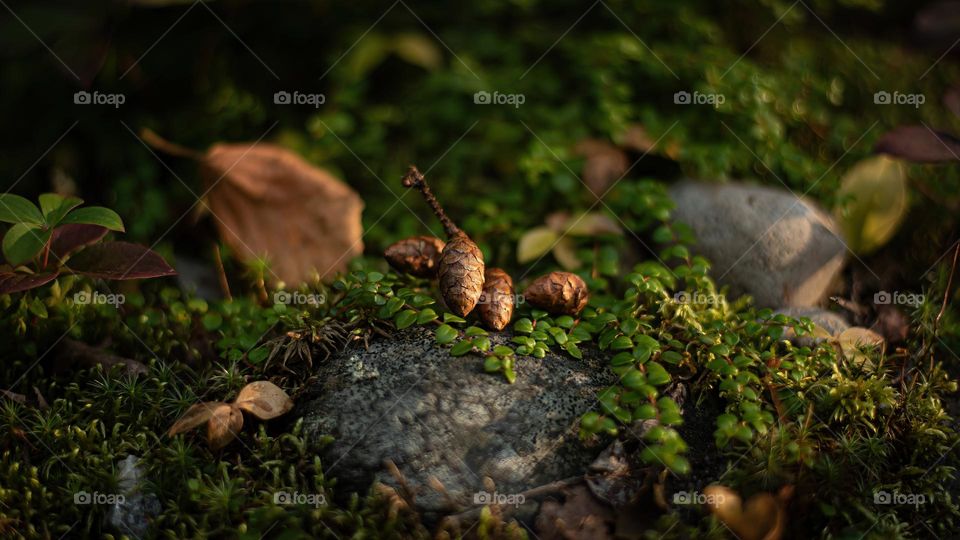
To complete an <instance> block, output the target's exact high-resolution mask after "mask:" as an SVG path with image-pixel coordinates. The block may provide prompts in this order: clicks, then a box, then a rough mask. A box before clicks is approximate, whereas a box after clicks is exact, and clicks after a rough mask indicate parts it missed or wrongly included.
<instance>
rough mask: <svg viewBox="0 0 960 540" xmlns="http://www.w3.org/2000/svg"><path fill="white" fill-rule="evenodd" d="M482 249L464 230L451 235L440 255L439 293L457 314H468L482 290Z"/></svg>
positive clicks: (461, 315) (464, 315)
mask: <svg viewBox="0 0 960 540" xmlns="http://www.w3.org/2000/svg"><path fill="white" fill-rule="evenodd" d="M483 271H484V266H483V253H482V252H481V251H480V248H479V247H477V245H476V244H475V243H473V240H471V239H470V237H469V236H467V235H466V234H465V233H463V232H462V231H457V232H456V233H455V234H453V235H451V237H450V241H449V242H447V245H446V246H445V247H444V248H443V253H442V254H441V257H440V273H439V282H440V293H441V294H442V295H443V300H444V302H446V304H447V307H448V308H450V311H452V312H453V313H454V314H455V315H458V316H460V317H466V316H467V315H468V314H469V313H470V312H471V311H473V308H474V307H475V306H476V305H477V301H478V300H480V295H481V294H482V293H483Z"/></svg>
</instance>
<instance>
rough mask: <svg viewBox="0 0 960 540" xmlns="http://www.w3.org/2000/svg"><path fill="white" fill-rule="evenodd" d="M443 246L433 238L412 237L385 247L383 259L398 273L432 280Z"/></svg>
mask: <svg viewBox="0 0 960 540" xmlns="http://www.w3.org/2000/svg"><path fill="white" fill-rule="evenodd" d="M445 245H446V244H445V243H444V241H443V240H441V239H439V238H437V237H435V236H412V237H410V238H404V239H403V240H400V241H399V242H396V243H393V244H391V245H390V246H389V247H387V249H386V250H385V251H384V252H383V258H385V259H386V260H387V262H388V263H390V266H392V267H393V268H395V269H396V270H397V271H398V272H404V273H407V274H411V275H414V276H417V277H422V278H432V277H436V275H437V270H438V269H439V268H440V253H441V252H442V251H443V247H444V246H445Z"/></svg>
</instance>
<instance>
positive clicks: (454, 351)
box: [450, 339, 473, 356]
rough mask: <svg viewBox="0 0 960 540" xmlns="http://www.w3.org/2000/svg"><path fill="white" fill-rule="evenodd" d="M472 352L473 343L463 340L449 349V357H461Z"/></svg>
mask: <svg viewBox="0 0 960 540" xmlns="http://www.w3.org/2000/svg"><path fill="white" fill-rule="evenodd" d="M472 350H473V341H471V340H469V339H464V340H462V341H459V342H457V344H456V345H454V346H453V347H452V348H451V349H450V355H451V356H463V355H465V354H467V353H468V352H470V351H472Z"/></svg>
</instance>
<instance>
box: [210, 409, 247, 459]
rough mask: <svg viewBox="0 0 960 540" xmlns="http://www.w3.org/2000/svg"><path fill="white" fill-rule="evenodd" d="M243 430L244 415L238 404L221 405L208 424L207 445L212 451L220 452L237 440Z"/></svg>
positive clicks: (214, 411) (215, 410)
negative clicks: (238, 434)
mask: <svg viewBox="0 0 960 540" xmlns="http://www.w3.org/2000/svg"><path fill="white" fill-rule="evenodd" d="M242 428H243V413H241V412H240V409H239V408H238V407H237V406H236V404H232V403H231V404H229V405H228V404H223V405H220V406H219V407H217V408H216V409H214V410H213V416H211V417H210V422H208V423H207V444H208V445H209V446H210V449H211V450H219V449H221V448H223V447H224V446H226V445H228V444H230V442H231V441H233V440H234V439H236V438H237V433H240V430H241V429H242Z"/></svg>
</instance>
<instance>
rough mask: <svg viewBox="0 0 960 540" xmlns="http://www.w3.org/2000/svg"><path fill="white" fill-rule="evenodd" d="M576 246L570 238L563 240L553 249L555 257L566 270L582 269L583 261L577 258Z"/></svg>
mask: <svg viewBox="0 0 960 540" xmlns="http://www.w3.org/2000/svg"><path fill="white" fill-rule="evenodd" d="M576 248H577V246H576V244H574V243H573V240H571V239H569V238H566V237H564V238H561V239H560V241H559V242H557V245H556V246H554V247H553V257H554V258H555V259H557V262H558V263H560V266H562V267H563V269H564V270H576V269H577V268H580V266H581V264H582V263H581V261H580V259H579V258H578V257H577V251H576Z"/></svg>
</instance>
